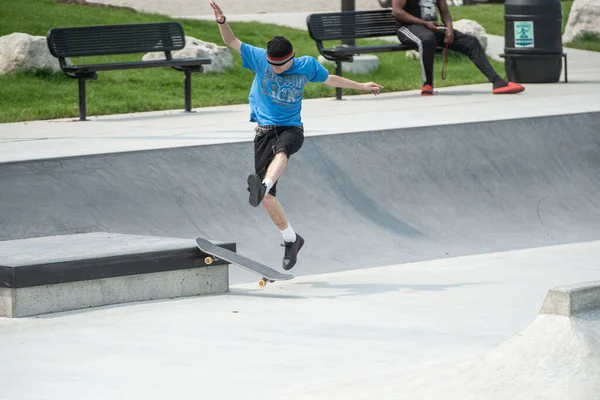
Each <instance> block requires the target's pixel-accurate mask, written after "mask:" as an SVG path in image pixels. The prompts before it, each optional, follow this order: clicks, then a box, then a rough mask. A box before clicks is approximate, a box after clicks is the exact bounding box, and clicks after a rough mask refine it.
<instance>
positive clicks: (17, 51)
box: [0, 32, 60, 75]
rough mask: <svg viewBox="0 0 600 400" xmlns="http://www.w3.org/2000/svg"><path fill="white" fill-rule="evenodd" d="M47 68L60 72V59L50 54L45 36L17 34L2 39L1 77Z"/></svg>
mask: <svg viewBox="0 0 600 400" xmlns="http://www.w3.org/2000/svg"><path fill="white" fill-rule="evenodd" d="M45 68H50V69H51V70H53V71H56V72H59V71H60V64H59V62H58V59H57V58H56V57H54V56H53V55H52V54H50V50H48V45H47V44H46V38H45V37H44V36H31V35H29V34H27V33H19V32H16V33H12V34H10V35H7V36H2V37H0V75H4V74H7V73H10V72H17V71H31V70H38V69H45Z"/></svg>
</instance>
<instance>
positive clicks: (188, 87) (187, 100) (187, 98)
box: [185, 71, 192, 112]
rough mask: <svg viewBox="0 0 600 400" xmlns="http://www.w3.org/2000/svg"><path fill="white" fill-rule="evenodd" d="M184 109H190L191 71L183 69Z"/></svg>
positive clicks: (188, 110) (189, 110)
mask: <svg viewBox="0 0 600 400" xmlns="http://www.w3.org/2000/svg"><path fill="white" fill-rule="evenodd" d="M185 111H187V112H191V111H192V72H191V71H185Z"/></svg>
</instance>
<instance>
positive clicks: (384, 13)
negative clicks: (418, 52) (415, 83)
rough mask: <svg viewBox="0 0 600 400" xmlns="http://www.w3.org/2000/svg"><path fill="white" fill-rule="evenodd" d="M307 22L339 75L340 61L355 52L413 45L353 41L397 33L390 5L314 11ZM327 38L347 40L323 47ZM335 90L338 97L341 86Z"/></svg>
mask: <svg viewBox="0 0 600 400" xmlns="http://www.w3.org/2000/svg"><path fill="white" fill-rule="evenodd" d="M306 24H307V27H308V33H309V34H310V37H311V38H312V39H313V40H314V41H315V42H316V44H317V49H318V50H319V53H321V55H322V56H323V57H324V58H325V59H327V60H330V61H333V62H335V65H336V67H335V74H336V75H338V76H342V62H344V61H352V60H353V56H354V55H358V54H369V53H385V52H392V51H405V50H415V49H416V48H415V47H413V46H409V45H405V44H402V43H400V41H399V40H398V42H395V43H394V42H390V43H386V44H367V45H357V44H354V41H355V40H356V39H365V38H378V37H386V36H394V37H398V35H397V32H398V25H397V23H396V19H395V18H394V16H393V15H392V10H391V9H383V10H366V11H342V12H327V13H315V14H310V15H309V16H308V17H307V19H306ZM327 40H342V41H346V42H349V43H350V44H342V45H338V46H333V47H325V46H324V44H323V42H324V41H327ZM441 50H442V49H441V48H439V49H438V51H441ZM335 94H336V99H338V100H341V98H342V89H341V88H336V93H335Z"/></svg>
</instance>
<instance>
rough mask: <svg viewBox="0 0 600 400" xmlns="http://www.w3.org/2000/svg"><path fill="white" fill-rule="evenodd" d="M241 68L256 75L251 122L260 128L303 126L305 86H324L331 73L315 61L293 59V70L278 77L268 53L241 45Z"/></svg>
mask: <svg viewBox="0 0 600 400" xmlns="http://www.w3.org/2000/svg"><path fill="white" fill-rule="evenodd" d="M241 51H242V66H243V67H244V68H248V69H249V70H251V71H254V73H255V74H256V75H255V76H254V81H253V82H252V87H251V88H250V95H249V96H248V100H249V102H250V120H251V121H253V122H256V123H258V125H278V126H302V121H301V117H300V110H301V109H302V97H303V95H304V85H306V83H307V82H324V81H325V80H327V78H328V77H329V71H327V69H326V68H325V67H323V66H322V65H321V64H319V62H318V61H317V60H316V59H315V58H314V57H309V56H304V57H299V58H294V62H293V64H292V66H291V67H290V69H288V70H287V71H285V72H284V73H282V74H280V75H278V74H276V73H275V72H273V68H272V67H271V65H270V64H269V63H268V62H267V50H266V49H262V48H259V47H254V46H251V45H249V44H246V43H242V47H241Z"/></svg>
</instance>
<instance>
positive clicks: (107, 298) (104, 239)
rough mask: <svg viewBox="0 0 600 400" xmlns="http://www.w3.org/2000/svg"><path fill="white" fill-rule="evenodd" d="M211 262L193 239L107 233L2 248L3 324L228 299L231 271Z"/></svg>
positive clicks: (0, 307) (0, 298)
mask: <svg viewBox="0 0 600 400" xmlns="http://www.w3.org/2000/svg"><path fill="white" fill-rule="evenodd" d="M215 243H216V244H218V245H219V246H222V247H226V248H228V249H230V250H233V251H235V250H236V248H235V244H234V243H218V242H215ZM205 256H206V254H205V253H204V252H202V251H200V250H199V249H198V248H197V247H196V244H195V242H194V240H193V239H190V240H184V239H173V238H161V237H153V236H134V235H122V234H110V233H106V232H97V233H88V234H79V235H64V236H52V237H43V238H33V239H23V240H14V241H5V242H0V317H26V316H33V315H39V314H46V313H52V312H60V311H68V310H76V309H83V308H88V307H95V306H102V305H110V304H117V303H128V302H135V301H145V300H157V299H166V298H174V297H184V296H195V295H202V294H216V293H224V292H227V291H228V290H229V267H228V265H229V264H228V263H227V262H225V261H221V260H218V261H215V262H214V263H212V264H211V265H210V266H208V265H206V264H205Z"/></svg>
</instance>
